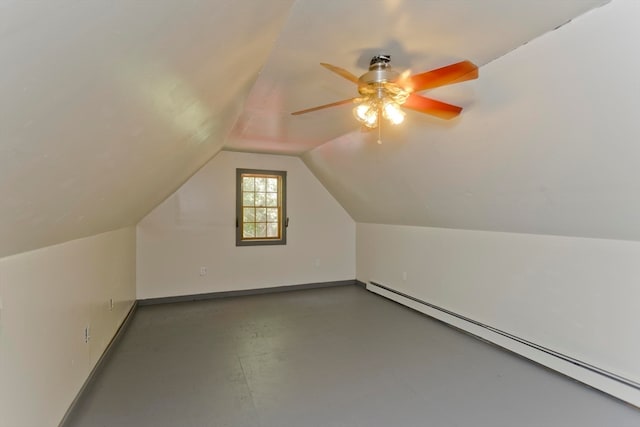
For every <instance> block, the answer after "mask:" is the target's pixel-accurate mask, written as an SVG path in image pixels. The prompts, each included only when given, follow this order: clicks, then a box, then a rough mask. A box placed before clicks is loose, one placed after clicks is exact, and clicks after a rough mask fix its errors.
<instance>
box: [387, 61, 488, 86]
mask: <svg viewBox="0 0 640 427" xmlns="http://www.w3.org/2000/svg"><path fill="white" fill-rule="evenodd" d="M477 78H478V67H477V66H476V65H475V64H474V63H472V62H469V61H462V62H457V63H455V64H451V65H447V66H446V67H442V68H437V69H435V70H431V71H427V72H425V73H421V74H415V75H413V76H410V77H408V78H407V79H404V80H401V81H399V82H398V84H399V85H400V86H402V87H403V88H405V89H408V90H410V91H412V92H420V91H421V90H427V89H433V88H436V87H440V86H445V85H450V84H453V83H460V82H464V81H467V80H473V79H477Z"/></svg>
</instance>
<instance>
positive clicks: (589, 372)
mask: <svg viewBox="0 0 640 427" xmlns="http://www.w3.org/2000/svg"><path fill="white" fill-rule="evenodd" d="M367 290H369V291H371V292H374V293H376V294H378V295H381V296H383V297H385V298H388V299H390V300H393V301H395V302H398V303H400V304H402V305H404V306H407V307H409V308H412V309H414V310H416V311H419V312H421V313H424V314H426V315H428V316H430V317H433V318H435V319H438V320H441V321H443V322H445V323H447V324H450V325H452V326H454V327H456V328H457V329H461V330H462V331H464V332H467V333H470V334H472V335H474V336H476V337H479V338H481V339H483V340H486V341H489V342H491V343H493V344H496V345H498V346H500V347H502V348H505V349H507V350H509V351H512V352H514V353H517V354H519V355H521V356H524V357H526V358H527V359H530V360H533V361H535V362H537V363H539V364H541V365H544V366H546V367H548V368H551V369H553V370H555V371H558V372H560V373H562V374H564V375H567V376H569V377H571V378H573V379H576V380H578V381H580V382H582V383H584V384H587V385H589V386H591V387H593V388H596V389H598V390H601V391H603V392H605V393H607V394H610V395H612V396H614V397H617V398H618V399H621V400H623V401H625V402H627V403H630V404H632V405H634V406H636V407H639V408H640V383H638V382H636V381H633V380H631V379H628V378H624V377H622V376H620V375H617V374H615V373H612V372H609V371H607V370H605V369H602V368H599V367H597V366H594V365H591V364H589V363H586V362H583V361H581V360H578V359H576V358H573V357H571V356H568V355H566V354H562V353H559V352H557V351H555V350H552V349H550V348H547V347H544V346H541V345H539V344H536V343H533V342H531V341H528V340H526V339H523V338H520V337H518V336H515V335H513V334H510V333H508V332H505V331H502V330H500V329H498V328H494V327H493V326H490V325H486V324H484V323H481V322H478V321H476V320H473V319H470V318H468V317H466V316H463V315H461V314H458V313H455V312H453V311H451V310H447V309H446V308H442V307H438V306H437V305H434V304H431V303H429V302H426V301H423V300H421V299H418V298H416V297H413V296H411V295H407V294H405V293H403V292H400V291H397V290H395V289H392V288H389V287H387V286H384V285H381V284H380V283H376V282H369V283H367Z"/></svg>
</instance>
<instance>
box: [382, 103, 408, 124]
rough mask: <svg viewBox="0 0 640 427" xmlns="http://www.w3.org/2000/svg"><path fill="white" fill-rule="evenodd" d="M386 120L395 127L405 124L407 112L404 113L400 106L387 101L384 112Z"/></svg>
mask: <svg viewBox="0 0 640 427" xmlns="http://www.w3.org/2000/svg"><path fill="white" fill-rule="evenodd" d="M382 114H383V115H384V118H385V119H387V120H389V121H390V122H391V123H392V124H394V125H399V124H400V123H402V122H404V116H405V112H404V111H402V109H401V108H400V106H399V105H398V104H396V103H395V102H393V101H385V102H384V107H383V110H382Z"/></svg>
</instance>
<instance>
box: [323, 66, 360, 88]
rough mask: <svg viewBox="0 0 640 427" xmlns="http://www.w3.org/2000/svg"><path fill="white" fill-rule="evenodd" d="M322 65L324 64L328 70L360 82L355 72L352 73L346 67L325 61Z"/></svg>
mask: <svg viewBox="0 0 640 427" xmlns="http://www.w3.org/2000/svg"><path fill="white" fill-rule="evenodd" d="M320 65H322V66H323V67H324V68H326V69H327V70H330V71H333V72H334V73H336V74H339V75H341V76H342V77H344V78H345V79H347V80H350V81H352V82H354V83H356V84H357V83H358V78H357V77H356V76H354V75H353V74H351V72H349V71H347V70H345V69H344V68H340V67H336V66H335V65H331V64H326V63H324V62H321V63H320Z"/></svg>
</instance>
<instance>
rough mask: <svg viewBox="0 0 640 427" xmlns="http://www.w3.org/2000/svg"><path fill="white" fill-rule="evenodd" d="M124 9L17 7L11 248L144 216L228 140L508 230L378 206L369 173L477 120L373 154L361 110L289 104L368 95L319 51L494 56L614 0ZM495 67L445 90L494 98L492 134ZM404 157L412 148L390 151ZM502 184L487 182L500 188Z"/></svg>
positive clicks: (66, 4) (414, 127) (5, 216)
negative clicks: (357, 123) (359, 119)
mask: <svg viewBox="0 0 640 427" xmlns="http://www.w3.org/2000/svg"><path fill="white" fill-rule="evenodd" d="M616 1H618V0H616ZM631 1H633V0H631ZM116 3H117V4H116ZM116 3H114V2H107V1H102V0H58V1H55V2H53V1H45V0H42V1H29V2H27V1H20V0H16V1H9V0H7V1H3V2H0V55H1V56H2V58H3V66H2V67H1V68H0V88H1V89H2V92H1V93H2V97H0V257H2V256H6V255H10V254H15V253H19V252H23V251H26V250H30V249H34V248H38V247H42V246H46V245H50V244H54V243H59V242H64V241H67V240H70V239H74V238H78V237H82V236H87V235H92V234H97V233H100V232H104V231H108V230H112V229H116V228H120V227H123V226H127V225H132V224H136V223H137V222H138V221H139V220H140V219H141V218H142V217H143V216H144V215H145V214H146V213H148V212H149V211H150V210H151V209H153V208H154V207H155V206H156V205H157V204H158V203H160V202H161V201H162V200H163V199H164V198H166V197H167V196H169V195H170V194H171V193H172V192H173V191H174V190H175V189H176V188H178V187H179V186H180V185H181V184H182V183H183V182H184V181H185V180H186V179H188V177H189V176H191V175H192V174H193V173H194V172H195V171H196V170H197V169H198V168H199V167H201V166H202V165H203V164H204V163H205V162H206V161H208V160H209V159H210V158H211V157H212V156H214V155H215V154H216V153H217V152H218V151H219V150H220V149H221V148H222V147H223V145H224V146H226V148H228V149H233V150H245V151H254V152H278V153H285V154H292V155H301V154H303V153H306V154H305V155H304V160H305V161H306V162H307V164H308V165H309V167H310V168H311V169H312V171H314V173H316V175H317V176H319V177H320V179H321V180H322V181H323V182H324V183H325V185H327V187H328V188H329V189H330V191H332V192H333V193H334V195H335V196H336V197H337V198H338V199H339V200H340V202H341V203H342V204H343V205H344V206H345V207H346V208H347V209H348V210H349V212H350V213H351V214H352V216H353V217H354V218H356V219H358V220H363V221H375V222H397V223H419V224H423V223H424V224H427V225H444V226H460V227H475V226H478V227H480V228H491V227H487V225H486V219H484V218H485V217H483V216H481V215H480V216H475V217H472V218H471V219H469V218H467V219H460V220H459V221H458V220H455V221H454V220H451V221H449V222H443V221H441V220H439V219H438V218H441V217H448V215H449V213H450V212H451V209H449V210H447V209H446V208H447V207H450V208H455V207H457V206H456V205H455V204H451V203H449V201H448V199H447V198H446V197H445V198H444V199H442V200H440V201H439V199H438V198H437V197H436V198H434V197H432V196H433V194H434V193H429V192H427V193H421V196H420V197H423V198H425V197H426V198H427V199H428V200H429V202H428V203H427V204H426V206H429V209H436V210H437V209H440V210H439V211H437V212H438V214H439V215H440V216H437V215H428V216H426V217H427V220H424V219H423V217H425V215H422V214H420V213H419V212H418V213H416V214H415V215H413V214H409V213H407V214H403V215H404V216H398V214H394V213H392V212H390V211H387V210H384V209H382V210H380V209H377V208H374V207H375V205H376V204H378V205H379V204H380V203H381V202H390V203H396V202H397V203H399V204H398V205H397V207H398V210H407V209H411V208H413V207H414V205H413V204H412V203H413V202H411V203H408V202H407V203H403V202H402V200H409V199H410V198H411V197H412V194H413V193H412V194H407V195H406V197H405V196H403V197H402V198H400V199H399V200H396V199H387V200H385V196H382V195H381V196H380V197H381V198H380V199H379V200H378V199H375V198H372V197H371V194H372V192H375V191H377V189H375V188H373V189H372V187H371V186H370V185H369V184H367V183H363V180H364V178H363V177H366V176H368V175H367V173H365V171H366V170H370V169H369V168H371V167H372V166H373V167H376V166H380V171H384V173H385V175H386V176H387V178H388V179H387V180H385V181H383V182H380V183H379V184H380V188H382V189H386V190H385V191H386V192H387V193H390V192H396V193H398V190H397V188H398V187H397V186H396V184H397V185H402V184H405V183H406V181H407V180H411V179H413V178H414V177H412V176H404V175H402V173H401V171H400V169H401V168H404V167H406V166H407V165H405V164H403V163H402V162H401V161H399V160H393V159H394V158H395V159H398V158H402V157H414V158H417V159H418V158H419V159H423V160H422V161H423V162H425V163H429V162H431V163H433V162H436V161H438V159H440V161H443V162H444V161H447V160H448V159H447V156H441V157H438V153H441V150H442V147H441V146H437V145H434V142H433V141H434V138H433V137H434V135H439V137H438V138H439V139H437V140H438V141H442V142H443V143H444V141H445V140H449V139H451V140H452V141H454V143H453V144H452V147H458V148H457V149H459V150H463V147H462V146H460V145H456V144H455V141H459V140H462V139H464V138H466V136H467V135H469V134H471V133H472V131H471V130H469V131H465V132H461V131H459V130H458V129H462V126H461V123H463V120H464V121H466V120H467V118H465V117H464V116H463V118H462V119H461V120H458V121H457V122H454V123H447V124H442V123H439V122H436V121H434V120H432V119H429V118H428V117H411V120H410V121H409V123H408V125H409V126H405V127H403V128H402V129H401V130H396V131H395V132H391V131H389V132H387V133H385V136H384V139H385V144H384V145H383V146H375V147H374V146H372V145H371V144H369V145H366V146H360V145H358V144H361V142H366V140H367V138H370V136H371V135H370V134H361V133H359V131H358V130H357V129H356V128H355V127H354V121H353V119H352V117H351V113H350V112H349V109H348V107H344V108H336V109H333V110H328V111H322V112H318V113H316V114H313V115H306V116H299V117H290V116H289V112H290V111H293V110H297V109H301V108H305V107H308V106H313V105H317V104H322V103H325V102H331V101H333V100H337V99H343V98H348V97H351V96H352V95H353V92H354V88H353V87H352V86H350V84H349V82H347V81H342V80H341V79H340V78H339V77H337V76H335V75H333V74H331V73H329V72H328V71H326V70H324V69H322V68H321V67H320V66H319V65H318V63H319V62H331V63H334V64H336V65H339V66H343V67H346V68H348V69H350V70H352V71H353V72H354V73H356V74H359V73H360V72H363V71H364V70H365V68H366V64H367V63H368V61H369V59H370V57H371V56H372V55H373V54H376V53H383V52H384V53H389V54H391V55H392V60H393V62H394V64H395V65H396V66H397V67H398V68H410V69H412V70H415V71H422V70H427V69H431V68H435V67H438V66H441V65H445V64H448V63H451V62H453V61H457V60H459V59H462V58H464V59H470V60H472V61H474V62H476V63H477V64H479V65H485V64H491V63H492V61H494V60H495V59H496V58H500V57H502V56H503V55H505V54H507V53H508V52H510V51H512V50H513V49H516V48H518V47H519V46H521V45H523V44H524V43H526V42H528V41H530V40H532V39H534V38H536V37H538V36H540V35H541V34H544V33H546V32H548V31H551V30H553V29H554V28H556V27H558V26H560V25H562V24H564V23H565V22H567V21H569V20H571V19H573V18H574V17H576V16H578V15H580V14H582V13H584V12H585V11H587V10H589V9H592V8H594V7H596V6H599V5H601V4H603V3H606V1H605V0H564V1H561V2H558V1H556V0H529V1H521V2H513V1H512V0H487V1H483V2H467V1H451V0H431V1H425V0H404V1H403V0H379V1H370V0H345V1H340V2H338V1H335V2H334V1H330V2H317V1H313V0H298V1H296V2H295V3H294V2H293V0H270V1H268V2H267V1H264V2H260V1H253V2H246V1H236V0H200V1H198V0H192V1H177V0H154V1H153V2H151V1H134V2H116ZM553 59H556V58H553ZM496 62H497V61H496ZM519 67H520V66H519V65H517V66H516V69H517V70H518V72H522V71H521V70H520V68H519ZM524 68H525V70H524V71H525V74H526V67H524ZM505 73H506V72H505ZM481 74H484V69H483V70H482V71H481ZM507 74H508V73H507ZM495 76H496V77H495V79H494V80H487V83H483V85H484V86H478V85H474V84H475V82H473V83H472V84H464V85H460V87H459V88H455V89H453V90H451V91H449V92H447V93H446V94H443V96H444V95H446V97H447V101H450V102H453V103H456V102H457V103H458V104H460V105H463V106H465V107H468V109H467V115H469V116H470V115H471V114H473V111H474V109H477V106H478V105H481V103H487V102H488V103H489V104H488V107H486V106H483V107H482V111H483V112H484V113H483V115H478V116H477V119H475V120H473V121H472V120H469V122H470V123H474V125H473V127H474V128H475V129H486V128H488V126H489V123H491V122H492V120H496V118H495V117H494V116H491V115H490V112H491V111H492V109H494V110H495V109H503V108H506V106H507V105H508V102H507V101H509V100H510V97H512V96H513V93H512V92H510V91H511V90H512V89H513V88H511V87H505V86H504V85H503V84H501V82H500V81H497V80H496V79H497V78H498V76H500V73H498V74H495ZM483 78H484V77H483ZM254 83H255V84H254ZM514 84H515V82H514ZM494 89H495V90H494ZM486 92H491V94H492V96H491V97H489V100H490V101H487V100H486V98H483V95H484V94H485V93H486ZM548 95H549V96H551V94H548ZM247 96H248V98H247ZM541 96H542V95H541ZM245 99H246V103H245ZM500 100H502V101H503V103H502V104H500V103H499V102H498V101H500ZM483 105H484V104H483ZM498 107H499V108H498ZM465 126H471V125H470V124H469V125H465ZM493 126H494V127H495V131H496V132H498V131H499V126H498V125H495V124H494V125H493ZM450 130H452V132H448V131H450ZM455 134H458V136H457V137H454V136H451V135H455ZM494 134H495V132H494ZM345 141H346V142H347V143H346V144H345V143H344V142H345ZM424 141H431V142H429V143H427V144H422V145H420V144H421V143H423V142H424ZM386 142H389V144H387V143H386ZM392 142H398V143H400V144H404V145H398V144H396V145H391V143H392ZM380 147H382V148H380ZM394 147H395V148H394ZM399 147H400V148H399ZM402 147H404V148H402ZM411 147H413V148H411ZM416 147H419V148H416ZM425 147H429V148H428V150H429V151H427V152H424V151H422V150H425ZM374 149H375V150H378V151H375V152H372V151H371V150H374ZM310 150H312V151H310ZM394 150H396V151H395V153H396V154H397V156H395V157H394V156H393V155H391V156H388V154H393V152H394ZM403 150H406V151H404V152H403ZM412 150H419V151H417V152H416V151H412ZM350 152H352V153H353V155H352V157H349V153H350ZM375 153H377V154H375ZM383 153H384V154H383ZM460 153H461V154H460V155H463V154H462V153H464V152H463V151H460ZM467 153H468V151H467ZM507 153H508V152H503V151H498V156H500V155H505V156H506V155H507ZM361 154H363V155H361ZM418 155H419V156H420V157H417V156H418ZM367 156H368V157H367ZM348 158H351V159H352V160H353V161H354V165H355V166H356V168H355V169H354V171H353V172H352V171H350V170H349V169H348V168H347V166H348V165H346V164H345V161H344V159H348ZM449 160H450V159H449ZM394 162H395V163H394ZM449 169H450V168H449ZM447 170H448V169H447V167H446V166H443V167H442V168H441V171H442V175H439V174H436V176H431V175H429V176H420V177H419V178H420V179H427V180H429V179H434V181H432V182H437V183H439V184H440V187H438V189H437V190H433V191H439V192H445V193H446V192H447V191H449V190H448V189H449V188H450V187H447V183H448V182H449V181H451V180H455V178H452V177H455V176H457V175H455V174H453V172H446V171H447ZM358 171H360V172H362V174H360V175H359V174H358V173H359V172H358ZM369 173H370V172H369ZM505 179H507V180H508V179H509V177H508V176H506V177H505ZM368 185H369V186H368ZM430 185H431V184H430ZM434 185H435V184H434ZM465 188H466V187H465ZM491 190H492V188H491V187H490V183H488V184H487V187H486V189H485V190H484V191H487V192H491ZM412 191H415V192H418V193H420V192H423V191H424V190H423V189H418V190H412ZM456 191H457V190H456ZM421 203H422V202H421ZM505 203H509V197H508V196H507V197H506V202H505ZM420 206H423V207H424V206H425V203H422V204H421V205H420ZM412 215H413V216H412ZM483 215H485V216H486V217H491V218H492V221H494V222H495V223H496V224H500V221H502V219H501V217H496V216H495V215H493V214H492V213H491V212H485V213H484V214H483ZM483 221H485V223H483ZM483 224H484V225H483ZM494 228H496V229H501V228H503V227H501V226H496V227H494ZM506 228H509V229H511V228H518V227H517V226H516V225H514V226H513V227H511V226H509V227H506Z"/></svg>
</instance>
